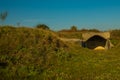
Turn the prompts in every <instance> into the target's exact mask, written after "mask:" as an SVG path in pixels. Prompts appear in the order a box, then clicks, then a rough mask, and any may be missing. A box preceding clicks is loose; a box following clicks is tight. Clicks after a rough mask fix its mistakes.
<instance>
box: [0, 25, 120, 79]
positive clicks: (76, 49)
mask: <svg viewBox="0 0 120 80" xmlns="http://www.w3.org/2000/svg"><path fill="white" fill-rule="evenodd" d="M117 33H120V31H118V32H117ZM117 33H114V32H112V36H111V39H112V40H114V41H117V43H118V44H117V43H116V45H115V47H114V48H112V49H110V50H107V51H93V50H89V49H87V48H82V47H80V46H79V44H78V45H76V44H72V43H65V42H62V41H60V40H59V39H58V38H57V37H58V36H57V35H56V33H53V32H52V31H49V30H43V29H36V28H25V27H20V28H15V27H11V26H6V27H0V80H119V79H120V75H119V74H120V54H119V52H120V49H119V47H120V44H119V42H120V40H119V37H118V36H117V35H118V34H117ZM114 35H116V36H117V38H116V37H115V36H114ZM69 36H70V35H69ZM74 36H75V35H74ZM75 37H77V36H75Z"/></svg>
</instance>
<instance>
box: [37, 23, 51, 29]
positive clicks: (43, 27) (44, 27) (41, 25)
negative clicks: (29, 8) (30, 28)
mask: <svg viewBox="0 0 120 80" xmlns="http://www.w3.org/2000/svg"><path fill="white" fill-rule="evenodd" d="M36 28H41V29H45V30H49V29H50V28H49V27H48V26H47V25H45V24H38V25H37V26H36Z"/></svg>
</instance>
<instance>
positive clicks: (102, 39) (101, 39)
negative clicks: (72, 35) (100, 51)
mask: <svg viewBox="0 0 120 80" xmlns="http://www.w3.org/2000/svg"><path fill="white" fill-rule="evenodd" d="M82 37H83V40H82V46H83V47H86V48H89V49H95V48H96V47H98V46H101V47H104V48H105V49H110V48H111V47H113V45H112V44H111V42H110V40H109V38H110V33H109V32H97V33H96V32H89V33H84V34H82Z"/></svg>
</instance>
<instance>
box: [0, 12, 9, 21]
mask: <svg viewBox="0 0 120 80" xmlns="http://www.w3.org/2000/svg"><path fill="white" fill-rule="evenodd" d="M7 15H8V13H7V12H2V13H1V14H0V19H1V21H2V22H3V21H4V20H5V19H6V17H7Z"/></svg>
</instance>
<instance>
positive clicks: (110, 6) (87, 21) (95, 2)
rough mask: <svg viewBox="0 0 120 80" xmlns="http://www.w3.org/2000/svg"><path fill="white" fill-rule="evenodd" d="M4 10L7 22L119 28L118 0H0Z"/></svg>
mask: <svg viewBox="0 0 120 80" xmlns="http://www.w3.org/2000/svg"><path fill="white" fill-rule="evenodd" d="M4 11H7V12H8V16H7V18H6V20H5V22H4V24H8V25H17V23H20V24H21V25H24V26H30V27H34V26H35V25H37V24H39V23H40V24H46V25H48V26H49V27H50V28H51V29H53V30H59V29H69V28H70V27H71V26H73V25H75V26H77V27H78V28H79V29H82V28H88V29H93V28H96V29H100V30H110V29H120V0H0V12H4Z"/></svg>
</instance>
